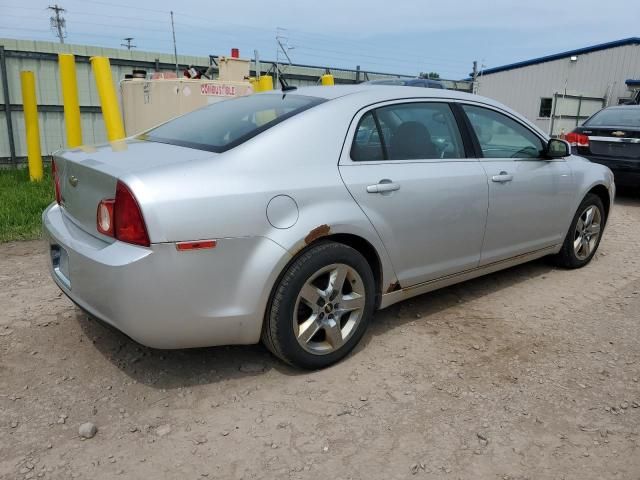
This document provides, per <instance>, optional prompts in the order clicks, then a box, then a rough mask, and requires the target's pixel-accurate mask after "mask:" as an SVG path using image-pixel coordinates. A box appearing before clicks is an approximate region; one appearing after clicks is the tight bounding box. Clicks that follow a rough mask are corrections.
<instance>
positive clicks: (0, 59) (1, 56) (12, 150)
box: [0, 45, 18, 165]
mask: <svg viewBox="0 0 640 480" xmlns="http://www.w3.org/2000/svg"><path fill="white" fill-rule="evenodd" d="M0 70H1V71H2V95H3V97H4V111H5V120H6V121H7V136H8V137H9V155H10V156H11V163H12V164H14V165H17V163H18V159H17V157H16V143H15V140H14V138H13V122H12V120H11V99H10V98H9V80H8V78H7V57H6V55H5V52H4V47H3V46H2V45H0Z"/></svg>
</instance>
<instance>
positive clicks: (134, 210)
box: [96, 180, 150, 247]
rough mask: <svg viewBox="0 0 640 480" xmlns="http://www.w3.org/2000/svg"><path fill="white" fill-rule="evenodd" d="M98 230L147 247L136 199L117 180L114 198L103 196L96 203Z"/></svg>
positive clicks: (146, 238)
mask: <svg viewBox="0 0 640 480" xmlns="http://www.w3.org/2000/svg"><path fill="white" fill-rule="evenodd" d="M96 223H97V228H98V232H100V233H102V234H103V235H108V236H110V237H113V238H116V239H118V240H120V241H122V242H126V243H132V244H134V245H142V246H143V247H148V246H149V245H150V242H149V234H148V233H147V226H146V224H145V223H144V218H143V217H142V211H141V210H140V205H138V201H137V200H136V198H135V197H134V196H133V193H131V190H129V188H128V187H127V186H126V185H125V184H124V183H122V182H121V181H119V180H118V183H117V185H116V198H115V199H114V198H105V199H104V200H102V201H101V202H100V203H99V204H98V211H97V215H96Z"/></svg>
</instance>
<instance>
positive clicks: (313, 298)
mask: <svg viewBox="0 0 640 480" xmlns="http://www.w3.org/2000/svg"><path fill="white" fill-rule="evenodd" d="M322 296H323V292H322V290H320V289H319V288H316V287H314V286H313V285H312V284H311V283H308V282H307V283H305V284H304V286H303V287H302V290H300V298H302V300H304V302H305V303H306V304H307V305H308V306H309V307H311V308H312V309H313V310H314V311H315V310H316V309H317V308H318V306H319V300H320V297H322Z"/></svg>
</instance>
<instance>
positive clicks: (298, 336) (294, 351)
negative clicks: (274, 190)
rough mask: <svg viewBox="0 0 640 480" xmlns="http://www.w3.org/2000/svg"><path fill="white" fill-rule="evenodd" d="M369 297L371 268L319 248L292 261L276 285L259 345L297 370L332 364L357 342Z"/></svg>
mask: <svg viewBox="0 0 640 480" xmlns="http://www.w3.org/2000/svg"><path fill="white" fill-rule="evenodd" d="M374 297H375V283H374V279H373V273H372V272H371V267H370V266H369V264H368V263H367V261H366V259H365V258H364V257H363V256H362V255H361V254H360V253H359V252H358V251H357V250H355V249H353V248H351V247H349V246H347V245H343V244H340V243H334V242H323V243H319V244H318V245H316V246H314V247H312V248H310V249H309V250H307V251H305V252H304V253H303V254H302V255H300V257H299V258H297V259H296V260H294V261H293V263H292V264H291V265H290V266H289V267H288V268H287V270H286V272H285V273H284V275H283V276H282V278H281V280H280V282H279V283H278V285H277V286H276V289H275V292H274V294H273V298H272V300H271V306H270V308H269V311H268V312H267V318H266V319H265V325H264V328H263V332H262V340H263V343H264V344H265V345H266V346H267V348H269V350H271V352H273V353H274V354H275V355H276V356H278V357H279V358H281V359H282V360H284V361H285V362H287V363H290V364H292V365H295V366H298V367H302V368H307V369H318V368H323V367H326V366H328V365H331V364H332V363H335V362H337V361H338V360H340V359H341V358H343V357H344V356H345V355H347V354H348V353H349V352H350V351H351V350H352V349H353V348H354V347H355V346H356V345H357V343H358V342H359V341H360V339H361V338H362V335H363V334H364V332H365V330H366V329H367V325H368V324H369V321H370V319H371V317H372V315H373V310H374Z"/></svg>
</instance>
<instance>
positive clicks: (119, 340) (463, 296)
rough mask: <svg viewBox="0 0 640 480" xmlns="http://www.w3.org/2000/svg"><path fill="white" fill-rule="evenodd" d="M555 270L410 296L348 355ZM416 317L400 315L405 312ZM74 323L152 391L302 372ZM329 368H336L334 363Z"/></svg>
mask: <svg viewBox="0 0 640 480" xmlns="http://www.w3.org/2000/svg"><path fill="white" fill-rule="evenodd" d="M616 201H617V202H618V203H620V204H622V205H628V206H638V207H640V193H639V192H638V191H637V190H634V191H629V190H621V191H620V192H619V195H618V198H617V199H616ZM553 269H555V267H554V266H553V264H552V262H551V261H550V260H549V259H548V258H543V259H540V260H536V261H534V262H530V263H526V264H523V265H519V266H516V267H513V268H510V269H507V270H503V271H500V272H496V273H493V274H490V275H487V276H483V277H479V278H476V279H473V280H469V281H467V282H464V283H460V284H457V285H453V286H450V287H447V288H444V289H441V290H436V291H434V292H430V293H427V294H424V295H421V296H419V297H415V298H412V299H409V300H406V301H404V302H401V303H399V304H396V305H393V306H391V307H389V308H388V309H385V310H381V311H379V312H377V313H376V315H375V317H374V319H373V322H372V325H371V326H370V328H369V330H368V332H367V333H366V335H365V336H364V338H363V339H362V341H361V342H360V344H359V345H358V346H357V347H356V349H355V350H354V352H353V353H352V354H351V355H352V356H353V355H356V356H357V355H359V354H360V352H361V351H362V350H364V349H365V348H367V344H368V343H370V342H371V340H372V339H373V338H375V337H377V336H380V335H388V334H390V332H391V331H393V330H394V329H396V328H398V327H402V326H403V325H405V324H407V323H409V322H420V321H425V320H424V319H425V318H427V317H428V318H431V319H433V318H434V317H435V318H437V315H438V314H439V313H441V312H443V311H446V310H447V309H451V308H453V307H464V305H465V304H466V303H470V302H472V301H473V300H475V299H477V298H480V297H482V296H485V295H489V294H491V293H494V292H497V291H499V290H501V289H503V288H507V287H509V286H512V285H514V284H517V283H520V282H525V281H528V280H530V279H532V278H535V277H539V276H543V275H545V274H547V273H549V272H550V271H551V270H553ZM408 309H411V310H412V311H418V312H420V318H416V315H415V314H413V315H406V314H405V311H406V310H408ZM77 320H78V322H79V324H80V326H81V328H82V330H83V332H84V334H85V335H86V337H87V338H89V339H91V340H92V341H93V345H94V346H95V348H96V349H97V350H98V351H99V352H100V353H101V354H102V355H103V356H104V357H105V358H106V359H107V360H109V361H110V362H111V363H113V364H114V365H116V366H117V367H118V368H119V369H120V370H122V371H123V372H124V373H125V374H126V375H128V376H129V377H131V378H132V379H134V380H136V381H137V382H139V383H142V384H145V385H149V386H151V387H154V388H158V389H173V388H179V387H189V386H194V385H206V384H212V383H216V382H219V381H224V380H229V379H235V378H243V377H247V376H254V375H262V374H264V373H266V372H268V371H269V370H271V369H276V370H277V371H279V372H280V373H282V374H284V375H291V376H293V375H304V374H307V373H308V372H306V371H303V370H299V369H296V368H293V367H290V366H288V365H286V364H284V363H283V362H281V361H280V360H278V359H276V358H275V357H273V356H272V355H271V354H270V353H269V352H268V351H267V350H266V349H265V348H264V347H263V346H262V345H248V346H232V347H211V348H197V349H183V350H156V349H152V348H148V347H144V346H142V345H140V344H138V343H136V342H135V341H134V340H132V339H130V338H128V337H127V336H125V335H124V334H123V333H121V332H119V331H118V330H116V329H114V328H112V327H110V326H108V325H105V324H103V323H101V322H98V321H97V320H94V319H90V318H88V317H87V315H86V314H84V313H83V312H81V311H80V310H77ZM333 368H340V364H338V365H336V366H335V367H333Z"/></svg>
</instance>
